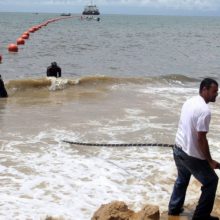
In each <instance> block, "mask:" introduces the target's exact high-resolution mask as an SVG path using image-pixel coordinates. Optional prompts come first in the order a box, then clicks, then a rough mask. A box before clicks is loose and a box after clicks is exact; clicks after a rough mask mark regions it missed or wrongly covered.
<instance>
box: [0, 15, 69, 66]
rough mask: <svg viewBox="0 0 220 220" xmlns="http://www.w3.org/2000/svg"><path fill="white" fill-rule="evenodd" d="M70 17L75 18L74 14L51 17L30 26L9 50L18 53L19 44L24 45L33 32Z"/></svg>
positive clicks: (0, 58) (0, 56) (0, 60)
mask: <svg viewBox="0 0 220 220" xmlns="http://www.w3.org/2000/svg"><path fill="white" fill-rule="evenodd" d="M68 18H73V16H68V17H58V18H53V19H49V20H47V21H45V22H43V23H41V24H38V25H35V26H33V27H31V28H29V29H28V30H27V31H25V32H24V33H22V34H21V36H20V37H18V38H17V40H16V43H11V44H9V45H8V51H9V52H13V53H17V52H18V46H19V45H24V44H25V40H27V39H29V37H30V35H31V34H33V33H34V32H36V31H38V30H40V29H41V28H43V27H46V26H47V25H48V24H50V23H53V22H56V21H59V20H62V19H68ZM1 62H2V55H1V54H0V63H1Z"/></svg>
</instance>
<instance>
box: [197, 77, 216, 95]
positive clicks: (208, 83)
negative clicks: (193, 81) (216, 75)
mask: <svg viewBox="0 0 220 220" xmlns="http://www.w3.org/2000/svg"><path fill="white" fill-rule="evenodd" d="M212 84H215V85H216V86H218V83H217V81H216V80H214V79H211V78H205V79H203V80H202V82H201V83H200V87H199V92H200V93H201V92H202V89H203V88H204V87H206V88H207V89H209V88H210V87H211V85H212Z"/></svg>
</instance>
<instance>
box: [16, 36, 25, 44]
mask: <svg viewBox="0 0 220 220" xmlns="http://www.w3.org/2000/svg"><path fill="white" fill-rule="evenodd" d="M23 44H25V40H24V39H23V38H22V37H19V38H18V39H17V45H23Z"/></svg>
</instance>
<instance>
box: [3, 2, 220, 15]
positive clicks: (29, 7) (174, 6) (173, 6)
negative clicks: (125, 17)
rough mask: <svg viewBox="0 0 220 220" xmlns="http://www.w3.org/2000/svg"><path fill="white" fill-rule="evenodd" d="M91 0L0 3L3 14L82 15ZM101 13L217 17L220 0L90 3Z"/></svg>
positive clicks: (219, 11)
mask: <svg viewBox="0 0 220 220" xmlns="http://www.w3.org/2000/svg"><path fill="white" fill-rule="evenodd" d="M90 2H91V1H90V0H0V11H2V12H9V11H12V12H16V11H18V12H58V13H60V12H71V13H81V12H82V10H83V7H84V6H85V5H86V4H88V3H90ZM93 3H95V4H96V5H97V6H98V7H99V9H100V12H101V13H102V14H147V15H154V14H155V15H157V14H161V15H209V16H212V15H218V16H220V0H93Z"/></svg>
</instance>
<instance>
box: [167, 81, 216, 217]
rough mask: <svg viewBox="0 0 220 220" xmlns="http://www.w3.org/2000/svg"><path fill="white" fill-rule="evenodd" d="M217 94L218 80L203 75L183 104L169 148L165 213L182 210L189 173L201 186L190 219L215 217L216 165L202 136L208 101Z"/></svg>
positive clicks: (204, 128) (206, 126)
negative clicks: (171, 165)
mask: <svg viewBox="0 0 220 220" xmlns="http://www.w3.org/2000/svg"><path fill="white" fill-rule="evenodd" d="M217 95H218V83H217V82H216V81H215V80H213V79H210V78H205V79H203V81H202V82H201V83H200V89H199V95H198V96H195V97H192V98H190V99H188V100H187V101H186V102H185V103H184V104H183V107H182V110H181V115H180V120H179V125H178V130H177V133H176V139H175V146H174V148H173V156H174V161H175V164H176V167H177V179H176V181H175V184H174V188H173V192H172V195H171V198H170V202H169V210H168V214H169V215H179V214H180V213H181V212H182V211H183V204H184V201H185V196H186V190H187V187H188V184H189V181H190V177H191V175H193V176H194V177H195V178H196V179H197V180H198V181H199V182H200V183H201V184H202V187H201V196H200V198H199V201H198V204H197V206H196V209H195V212H194V214H193V218H192V219H193V220H218V219H219V218H218V217H214V216H211V212H212V209H213V205H214V200H215V194H216V190H217V185H218V176H217V175H216V173H215V171H214V169H217V168H219V163H218V162H217V161H215V160H213V159H212V156H211V154H210V150H209V144H208V140H207V137H206V135H207V133H208V131H209V123H210V119H211V111H210V109H209V106H208V103H209V102H215V100H216V97H217Z"/></svg>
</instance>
